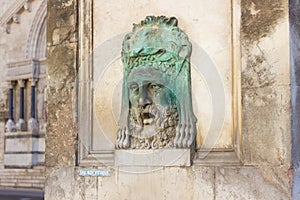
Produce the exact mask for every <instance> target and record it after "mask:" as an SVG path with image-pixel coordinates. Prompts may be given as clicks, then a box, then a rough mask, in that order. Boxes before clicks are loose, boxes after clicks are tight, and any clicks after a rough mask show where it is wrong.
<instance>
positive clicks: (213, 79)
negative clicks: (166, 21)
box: [78, 0, 241, 166]
mask: <svg viewBox="0 0 300 200" xmlns="http://www.w3.org/2000/svg"><path fill="white" fill-rule="evenodd" d="M112 4H114V3H112V2H109V1H102V0H99V1H94V2H93V4H91V1H85V2H82V4H81V8H80V23H81V25H80V30H79V33H80V34H79V37H80V38H81V43H80V44H79V45H80V70H79V79H78V85H79V93H78V97H79V103H78V114H79V126H78V127H79V139H80V147H79V148H80V151H79V152H80V153H79V157H80V159H79V162H80V163H82V164H87V163H95V162H96V163H104V164H113V163H115V164H116V165H126V166H127V165H138V166H139V165H141V166H145V165H150V166H151V165H155V166H156V165H157V166H189V165H190V164H191V163H192V162H194V163H205V162H216V161H218V162H223V161H224V160H226V161H225V162H237V163H238V162H239V159H238V158H239V157H240V155H239V154H240V147H241V146H240V143H239V141H241V140H240V124H239V118H240V111H241V109H240V103H239V102H240V87H239V85H240V75H239V74H240V64H239V59H237V58H239V57H240V52H239V48H235V45H236V46H239V34H238V31H234V30H239V24H240V23H239V18H238V17H236V18H233V17H232V16H233V15H235V14H236V13H238V12H240V11H239V10H238V8H236V7H235V6H233V5H236V4H235V3H234V2H232V1H229V0H226V1H224V0H214V1H210V2H206V1H201V2H200V1H196V0H195V1H188V2H177V3H176V5H175V4H174V2H173V1H171V0H170V1H163V2H160V3H157V2H154V1H150V2H147V3H146V2H135V3H133V2H131V1H122V2H118V5H116V4H114V5H112ZM146 4H147V5H146ZM200 4H201V5H200ZM91 5H92V7H90V6H91ZM112 6H113V7H114V9H111V7H112ZM108 10H109V12H107V11H108ZM132 10H138V12H135V13H133V12H132ZM147 16H166V17H167V18H170V17H175V18H176V19H177V20H178V25H177V27H178V28H179V29H180V30H182V32H184V33H185V34H186V37H187V38H188V40H189V42H190V43H191V55H190V57H189V63H190V70H189V73H190V83H187V84H188V85H189V84H190V85H191V90H190V91H191V92H190V94H189V95H190V97H189V98H190V99H191V101H190V102H189V103H190V106H191V107H192V109H191V110H192V112H193V113H194V115H195V118H197V122H196V124H195V131H194V132H196V133H197V134H196V137H195V140H194V142H193V144H190V145H186V146H184V145H183V146H182V145H177V146H176V144H174V148H158V149H155V148H154V149H153V148H148V149H147V148H138V147H136V146H134V147H132V146H129V147H125V148H123V146H122V145H119V146H118V143H119V144H120V141H121V143H122V141H123V142H124V141H125V139H124V138H125V137H126V134H125V133H126V130H128V129H126V128H124V129H123V133H124V135H122V126H123V125H124V123H123V125H122V121H126V120H127V119H126V117H125V115H123V114H122V112H123V111H122V110H124V109H127V110H126V112H127V113H128V112H129V111H128V109H130V108H128V105H125V104H124V102H123V100H122V98H124V88H123V92H122V87H123V86H124V76H125V75H126V72H125V71H126V69H124V55H122V56H121V52H123V51H122V43H123V41H124V38H125V37H126V34H128V33H129V32H131V30H132V28H133V26H132V24H133V23H135V24H139V23H140V22H141V20H144V19H145V18H146V17H147ZM137 26H138V25H137ZM85 30H89V31H85ZM91 41H92V42H91ZM233 42H234V44H235V45H232V44H233ZM150 46H151V45H150ZM122 60H123V63H122ZM124 70H125V71H124ZM174 84H175V82H174ZM183 90H185V91H188V90H189V88H186V89H183ZM183 96H184V98H186V96H187V94H184V95H183ZM179 98H180V97H179ZM130 103H131V104H132V102H130ZM189 103H188V104H189ZM124 107H125V108H124ZM179 107H182V108H181V109H182V110H183V111H187V110H189V108H187V107H184V106H179ZM183 107H184V108H183ZM120 116H121V117H120ZM190 121H192V120H190ZM127 122H128V121H127ZM178 123H181V122H180V119H179V122H178ZM120 126H121V128H120ZM187 127H191V126H190V125H188V126H187ZM120 129H121V131H120ZM120 132H121V133H120ZM120 134H121V135H120ZM184 134H185V135H186V133H184ZM121 138H123V139H121ZM131 138H132V137H131ZM175 140H176V139H175ZM116 141H117V142H116ZM131 142H132V141H131ZM125 143H126V142H125ZM124 146H126V144H124ZM209 152H210V154H208V153H209ZM194 153H195V154H194ZM208 155H212V157H210V158H209V159H208V160H207V158H208ZM224 156H226V158H227V157H228V158H230V159H224ZM174 159H175V161H174ZM168 160H172V161H174V162H173V164H170V163H172V162H171V161H170V162H169V161H168ZM146 161H150V162H146Z"/></svg>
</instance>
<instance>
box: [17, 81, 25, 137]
mask: <svg viewBox="0 0 300 200" xmlns="http://www.w3.org/2000/svg"><path fill="white" fill-rule="evenodd" d="M18 83H19V85H20V119H19V122H18V124H17V129H18V130H19V131H25V130H26V123H25V120H24V87H25V84H24V83H25V81H24V80H19V81H18Z"/></svg>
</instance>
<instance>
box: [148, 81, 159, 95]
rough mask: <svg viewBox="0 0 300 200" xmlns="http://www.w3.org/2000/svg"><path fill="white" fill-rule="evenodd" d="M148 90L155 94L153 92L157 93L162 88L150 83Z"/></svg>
mask: <svg viewBox="0 0 300 200" xmlns="http://www.w3.org/2000/svg"><path fill="white" fill-rule="evenodd" d="M149 88H150V90H151V91H153V92H154V93H155V92H159V91H160V89H161V88H162V86H161V85H159V84H156V83H151V84H150V85H149Z"/></svg>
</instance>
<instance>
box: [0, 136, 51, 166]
mask: <svg viewBox="0 0 300 200" xmlns="http://www.w3.org/2000/svg"><path fill="white" fill-rule="evenodd" d="M44 160H45V138H44V135H40V134H33V133H32V132H16V133H5V152H4V166H5V167H8V168H11V167H18V168H19V167H25V168H30V167H32V166H36V165H40V164H42V163H44Z"/></svg>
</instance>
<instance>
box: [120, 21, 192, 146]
mask: <svg viewBox="0 0 300 200" xmlns="http://www.w3.org/2000/svg"><path fill="white" fill-rule="evenodd" d="M177 23H178V20H177V19H176V18H175V17H171V18H167V17H165V16H159V17H155V16H147V17H146V18H145V19H144V20H142V21H141V22H140V23H139V24H134V27H133V30H132V32H130V33H128V34H127V35H126V36H125V38H124V40H123V46H122V53H121V54H122V62H123V66H124V74H123V87H122V107H121V115H120V119H119V130H118V135H117V140H116V144H115V146H116V149H158V148H191V147H193V146H194V145H195V137H196V121H197V120H196V117H195V116H194V113H193V108H192V99H191V74H190V56H191V50H192V45H191V43H190V42H189V40H188V37H187V35H186V34H185V33H184V32H183V31H182V30H180V29H179V28H178V27H177Z"/></svg>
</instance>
